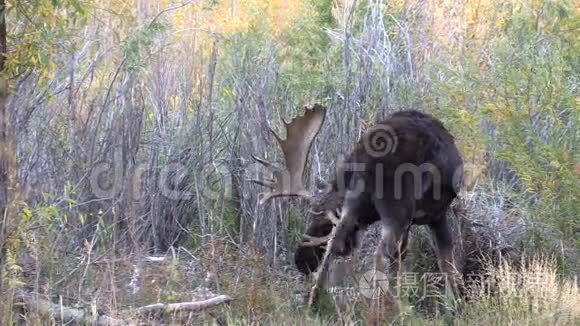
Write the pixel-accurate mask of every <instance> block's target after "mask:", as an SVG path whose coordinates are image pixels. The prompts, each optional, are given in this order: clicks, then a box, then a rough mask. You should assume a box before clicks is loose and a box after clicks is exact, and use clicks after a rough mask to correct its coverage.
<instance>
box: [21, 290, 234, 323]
mask: <svg viewBox="0 0 580 326" xmlns="http://www.w3.org/2000/svg"><path fill="white" fill-rule="evenodd" d="M15 299H16V301H17V302H20V303H23V304H24V305H25V306H26V308H27V309H28V310H30V311H34V312H36V313H38V314H39V315H41V316H44V317H48V318H52V319H55V320H59V321H61V322H63V323H70V322H73V323H82V324H91V325H97V326H110V325H127V324H131V322H130V321H128V320H125V319H118V318H115V317H111V316H107V315H104V314H96V315H95V314H92V313H90V312H88V311H86V310H84V309H79V308H72V307H67V306H64V305H61V304H57V303H53V302H51V301H49V300H46V299H42V298H40V297H39V296H38V295H37V294H33V293H29V292H25V291H20V292H18V293H16V295H15ZM230 301H232V298H231V297H229V296H227V295H218V296H216V297H213V298H210V299H207V300H202V301H192V302H178V303H155V304H150V305H147V306H143V307H139V308H136V309H128V310H124V311H122V312H121V313H120V315H124V316H126V315H131V314H134V313H135V312H136V313H137V314H139V315H145V314H152V313H163V312H165V313H167V312H199V311H203V310H205V309H209V308H211V307H214V306H217V305H221V304H226V303H229V302H230Z"/></svg>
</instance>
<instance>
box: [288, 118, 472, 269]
mask: <svg viewBox="0 0 580 326" xmlns="http://www.w3.org/2000/svg"><path fill="white" fill-rule="evenodd" d="M385 131H389V132H385ZM381 133H383V135H382V136H386V137H387V138H389V137H390V139H383V140H384V141H385V142H383V143H381ZM383 138H384V137H383ZM381 145H383V147H385V146H386V147H387V148H388V149H389V150H388V151H386V152H380V150H375V148H373V146H374V147H376V148H380V147H381ZM389 147H390V148H389ZM398 169H399V170H398ZM401 169H403V170H401ZM405 169H408V170H409V171H412V170H416V171H421V172H420V173H416V174H415V175H413V173H412V172H403V173H401V171H405ZM428 170H429V171H428ZM462 174H463V162H462V159H461V156H460V154H459V151H458V149H457V147H456V146H455V144H454V139H453V137H452V136H451V134H450V133H449V132H448V131H447V130H446V129H445V127H444V126H443V124H442V123H441V122H439V121H438V120H437V119H435V118H434V117H432V116H431V115H429V114H426V113H422V112H419V111H412V110H411V111H401V112H396V113H393V114H391V115H390V116H389V117H387V118H386V119H385V120H383V121H381V122H380V123H378V124H377V125H375V126H374V127H372V128H370V129H369V130H368V131H367V132H366V134H365V135H363V137H362V138H361V139H360V140H359V141H358V143H357V144H356V145H355V147H354V149H353V150H352V151H351V152H350V154H349V155H348V156H347V157H346V159H345V162H344V164H341V166H340V167H339V168H338V169H337V173H336V174H335V177H334V180H332V182H331V183H330V185H329V187H328V188H329V189H327V190H326V191H324V192H323V193H322V194H321V195H320V196H319V198H317V200H316V201H315V202H314V204H313V205H312V207H311V208H312V211H314V212H324V211H325V210H326V209H332V210H334V209H336V210H340V211H341V216H342V217H341V218H343V219H344V218H347V219H349V220H348V221H345V222H347V223H346V225H345V227H344V228H342V229H341V230H340V231H337V233H336V237H335V240H334V241H333V246H332V248H331V250H332V251H333V253H335V254H338V255H342V256H344V255H348V254H350V253H351V252H352V250H353V249H354V248H355V247H356V245H357V235H358V233H359V232H360V231H363V230H365V229H366V228H367V227H368V226H369V225H371V224H373V223H375V222H377V221H380V222H381V225H382V227H383V230H384V231H386V232H387V233H388V234H389V236H388V237H387V238H388V239H387V241H386V243H384V244H383V246H384V247H383V250H382V251H381V252H382V253H383V254H384V255H386V256H387V258H390V259H396V258H398V256H399V255H398V253H402V254H403V255H404V252H405V247H406V243H407V236H408V231H409V228H410V226H411V225H413V224H416V225H425V224H426V225H428V226H429V227H430V229H431V231H432V234H433V236H434V238H435V242H436V243H437V247H438V255H439V260H440V268H441V270H442V272H452V269H453V265H452V264H451V263H452V261H453V259H452V246H453V244H452V236H451V232H450V229H449V226H448V224H447V218H446V211H447V209H448V208H449V206H450V204H451V202H452V201H453V199H454V198H455V197H456V196H457V193H458V191H459V187H460V185H461V182H462ZM417 179H418V180H417ZM313 214H315V213H313ZM331 229H332V224H331V222H330V221H329V220H328V219H325V218H324V217H323V215H322V213H321V214H319V215H315V216H312V222H311V224H310V225H309V226H308V228H307V230H306V234H307V235H310V236H316V237H320V236H325V235H327V234H329V233H330V232H331ZM323 254H324V249H323V248H322V247H320V246H319V247H316V246H314V247H313V246H299V247H298V248H297V249H296V251H295V263H296V266H297V268H298V269H299V270H300V271H301V272H302V273H304V274H309V273H311V272H313V271H315V270H316V268H317V267H318V265H319V263H320V260H321V258H322V256H323ZM403 257H404V256H403ZM401 258H402V257H401Z"/></svg>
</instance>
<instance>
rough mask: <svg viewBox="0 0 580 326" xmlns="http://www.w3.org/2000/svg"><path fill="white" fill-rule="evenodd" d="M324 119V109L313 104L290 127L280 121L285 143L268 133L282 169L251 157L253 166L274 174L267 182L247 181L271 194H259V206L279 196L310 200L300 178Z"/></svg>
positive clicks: (265, 180)
mask: <svg viewBox="0 0 580 326" xmlns="http://www.w3.org/2000/svg"><path fill="white" fill-rule="evenodd" d="M325 116H326V109H325V108H324V107H323V106H322V105H319V104H315V105H314V106H313V107H312V108H306V111H305V113H304V115H302V116H298V117H296V118H294V119H292V121H290V122H289V123H288V122H286V121H283V122H284V127H285V129H286V139H282V138H281V137H280V136H279V135H278V134H277V133H276V132H275V131H274V130H272V129H270V132H271V133H272V134H273V135H274V138H276V141H277V143H278V145H279V146H280V149H281V150H282V153H283V155H284V163H285V169H280V168H278V167H276V166H275V165H274V164H273V163H271V162H269V161H266V160H264V159H262V158H259V157H257V156H255V155H252V158H253V159H254V160H256V162H258V163H260V164H262V165H264V166H265V167H266V168H269V169H271V170H272V173H273V177H272V178H270V179H250V180H248V181H251V182H254V183H257V184H259V185H262V186H265V187H268V188H270V191H268V192H265V193H262V194H260V196H261V197H262V199H261V200H260V202H261V203H264V202H266V201H268V200H270V199H272V198H275V197H281V196H300V197H304V198H307V199H311V198H312V195H311V193H310V192H309V191H307V190H306V188H305V187H304V184H303V182H302V178H303V175H304V169H305V167H306V161H307V159H308V153H309V152H310V147H311V146H312V142H313V141H314V138H316V135H317V134H318V132H319V131H320V127H321V126H322V124H323V123H324V118H325Z"/></svg>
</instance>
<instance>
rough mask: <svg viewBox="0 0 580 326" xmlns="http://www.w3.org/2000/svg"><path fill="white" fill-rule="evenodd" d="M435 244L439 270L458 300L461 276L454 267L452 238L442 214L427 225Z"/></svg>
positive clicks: (445, 218)
mask: <svg viewBox="0 0 580 326" xmlns="http://www.w3.org/2000/svg"><path fill="white" fill-rule="evenodd" d="M429 228H430V229H431V232H432V234H433V237H434V238H435V242H436V244H437V248H436V251H437V260H438V264H439V270H440V271H441V273H443V274H444V275H445V276H446V278H447V280H448V281H449V286H450V287H451V291H452V292H453V296H454V297H455V299H459V298H460V294H461V292H460V286H459V285H460V284H462V282H461V276H460V273H459V271H458V270H457V268H456V265H455V259H454V256H453V236H452V234H451V228H450V226H449V224H448V222H447V217H446V216H445V214H443V215H442V216H441V217H440V218H439V219H438V220H437V221H436V222H434V223H431V224H430V225H429Z"/></svg>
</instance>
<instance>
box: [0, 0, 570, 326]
mask: <svg viewBox="0 0 580 326" xmlns="http://www.w3.org/2000/svg"><path fill="white" fill-rule="evenodd" d="M6 6H7V7H6V8H7V11H6V21H7V28H8V31H7V37H8V38H7V39H8V47H7V48H8V51H7V55H6V61H5V67H4V71H3V72H2V73H3V76H4V79H3V80H5V81H7V82H8V83H7V84H6V83H3V87H4V86H7V88H8V95H7V99H6V101H5V102H4V105H6V111H7V112H8V116H7V119H8V120H9V133H8V135H9V137H10V141H11V146H13V150H14V151H16V153H17V154H16V156H15V158H16V159H15V160H11V163H10V164H9V166H10V168H11V169H12V170H11V179H10V180H11V184H10V193H11V196H10V199H9V200H10V202H9V208H10V209H8V210H7V213H6V214H5V215H4V217H3V220H2V222H1V223H0V229H1V230H0V231H1V233H0V246H1V250H2V259H1V261H0V263H1V264H2V266H1V267H2V274H1V275H2V278H1V290H2V292H3V293H2V294H1V296H2V298H3V299H2V300H1V302H0V316H1V317H0V318H1V320H0V323H2V324H7V325H8V324H11V323H15V322H17V320H18V319H19V318H25V319H26V320H27V321H28V322H31V323H37V324H43V323H44V322H46V320H43V319H41V317H39V316H36V317H35V316H33V315H31V314H28V315H27V316H26V317H21V315H22V311H21V310H19V309H18V307H17V306H15V305H13V301H14V300H11V299H10V298H12V296H13V295H14V293H16V289H19V288H27V289H30V290H31V291H34V292H35V293H39V294H41V295H42V296H43V297H45V298H49V299H51V300H52V301H54V302H63V303H65V304H66V305H69V306H75V307H85V308H86V309H89V310H91V309H93V310H91V311H96V310H99V311H104V312H106V313H109V314H113V315H114V314H115V313H116V312H118V311H121V310H125V309H128V308H130V307H135V306H139V305H143V304H148V303H154V302H176V301H187V300H191V298H192V296H194V292H195V290H196V289H199V288H200V287H207V288H210V289H211V290H212V291H214V292H215V293H224V294H228V295H230V296H232V297H233V298H234V301H233V302H232V304H231V305H230V306H228V307H220V308H218V309H217V310H215V313H213V314H211V315H205V316H193V317H192V316H189V318H190V321H189V322H191V321H192V320H194V322H196V323H205V322H211V321H212V320H215V319H217V320H221V321H224V320H228V321H230V322H232V323H236V322H239V323H243V324H245V323H260V322H263V323H277V324H279V323H288V324H303V323H310V322H312V323H321V324H326V323H335V322H343V323H344V322H346V323H348V322H350V321H355V320H365V321H366V322H369V323H372V322H373V321H372V320H371V318H370V317H368V316H367V315H365V313H364V308H365V307H364V305H359V303H357V302H354V303H351V304H343V303H341V304H334V305H333V304H332V303H330V304H329V309H327V310H330V311H327V310H324V309H321V311H319V314H312V313H311V312H309V311H308V310H307V309H305V308H304V307H303V306H302V302H301V300H299V299H296V298H295V297H296V296H300V295H301V294H300V293H297V292H299V291H297V289H299V288H301V287H304V285H303V282H302V281H301V280H300V279H299V277H298V275H297V272H296V271H295V270H294V268H293V266H292V252H293V249H294V248H295V246H296V244H297V242H298V241H299V240H300V234H301V232H302V231H303V229H304V225H305V223H306V222H307V221H305V220H304V218H303V214H302V212H303V211H304V210H305V209H306V207H305V206H304V203H301V202H299V201H296V200H275V201H272V202H271V203H269V204H267V205H264V206H259V205H258V197H257V195H258V193H259V192H260V191H262V190H263V189H259V188H258V187H257V186H254V185H250V184H248V183H246V182H244V180H245V179H246V178H248V177H255V176H256V174H257V173H258V169H257V168H256V166H255V164H253V162H252V160H251V159H250V154H257V155H259V156H262V157H266V158H268V159H274V160H276V159H278V160H279V153H278V152H277V148H276V147H275V146H274V144H273V142H272V140H273V139H272V137H271V135H270V134H269V133H268V132H267V127H268V126H270V127H272V128H274V129H275V130H281V126H282V125H281V119H289V118H291V117H292V116H294V115H296V114H299V113H301V112H302V111H301V110H303V109H302V108H303V106H305V105H310V104H314V103H322V104H324V105H326V106H327V107H328V109H329V110H328V115H327V119H326V123H325V125H324V126H323V128H322V130H321V133H320V134H319V136H318V138H317V140H316V142H315V145H314V146H313V148H312V153H311V158H310V162H309V167H310V168H309V170H308V178H307V179H308V182H309V184H311V185H312V186H314V184H315V180H316V178H323V179H328V178H329V177H330V176H331V174H332V172H333V171H334V170H333V169H334V167H335V164H336V162H337V158H339V157H340V155H342V154H344V153H346V152H347V151H348V150H349V148H350V146H352V144H353V142H354V141H355V140H356V139H357V138H358V137H359V135H360V134H361V132H363V131H364V130H365V128H366V126H368V125H370V124H372V123H373V122H374V121H376V120H378V119H381V118H382V117H384V116H385V115H387V114H389V113H391V112H394V111H397V110H405V109H410V108H413V109H418V110H422V111H425V112H429V113H431V114H433V115H434V116H436V117H437V118H439V119H441V120H442V121H443V122H444V124H445V125H446V126H447V127H448V128H449V129H450V130H451V132H452V133H453V134H454V135H455V137H456V140H457V143H458V145H459V147H460V149H461V151H462V153H463V155H464V160H465V162H466V170H467V174H468V178H467V184H466V187H465V188H464V189H463V191H462V193H461V194H460V196H461V200H458V201H457V202H456V203H454V209H453V212H450V214H453V215H454V216H455V219H454V221H455V222H456V223H455V224H456V231H457V234H458V236H457V242H458V245H457V248H458V249H457V251H458V253H457V255H458V257H459V258H460V261H461V265H462V267H463V268H464V270H465V272H466V273H467V272H471V273H481V274H483V273H484V272H485V273H487V274H488V275H492V276H490V277H493V275H495V276H497V279H498V280H500V281H499V282H496V283H497V284H496V289H495V291H492V292H493V293H491V292H485V291H483V290H482V292H478V293H477V295H474V299H473V300H470V303H469V304H468V308H467V309H466V310H465V311H464V312H463V313H462V314H460V315H455V316H454V317H453V318H456V321H458V322H459V323H464V324H470V323H473V322H479V323H480V324H505V323H513V324H543V323H545V322H551V323H554V322H562V323H569V324H573V323H574V322H578V318H579V316H580V311H579V308H578V307H579V306H580V296H579V295H578V284H577V281H576V280H575V279H574V277H575V275H576V274H577V273H578V272H579V271H580V265H579V262H580V257H579V249H580V237H579V234H580V200H579V198H580V157H579V156H578V153H580V148H579V144H580V111H579V108H578V99H579V90H578V85H579V83H578V77H579V76H580V59H579V58H580V55H579V51H580V49H579V47H580V38H579V37H578V35H579V33H580V9H579V7H578V4H577V3H574V2H573V1H551V0H523V1H515V0H513V1H512V0H510V1H504V2H503V3H501V4H496V3H495V1H490V0H479V1H462V0H450V1H431V0H429V1H422V0H412V1H383V0H368V1H367V0H361V1H356V0H322V1H314V0H295V1H285V0H231V1H225V0H224V1H215V0H211V1H210V0H194V1H185V2H181V1H170V0H159V1H150V0H103V1H93V0H53V1H48V0H24V1H16V0H9V1H7V4H6ZM3 96H4V95H3ZM168 167H170V168H169V169H168ZM95 171H105V172H104V173H103V174H102V175H101V178H100V179H99V180H98V181H99V182H100V185H101V186H100V187H95V184H94V182H95V178H94V175H95V173H96V172H95ZM168 171H169V172H168ZM97 174H98V173H97ZM95 188H103V189H105V190H107V191H105V192H104V193H103V191H95ZM164 189H165V190H164ZM167 189H171V190H174V191H178V192H180V193H187V194H188V195H187V196H168V195H167V193H166V192H167V191H166V190H167ZM101 190H102V189H101ZM373 232H375V230H370V231H369V234H368V236H367V240H365V241H367V242H368V243H369V245H368V246H366V247H367V249H365V248H363V250H362V251H363V252H362V253H361V257H363V258H362V259H361V261H362V263H361V266H363V265H364V261H365V258H364V257H365V253H364V252H365V250H366V251H369V252H372V251H373V250H374V248H372V247H371V246H370V244H372V242H373ZM427 234H428V233H427V232H426V230H423V229H421V228H416V229H415V230H414V231H413V234H412V240H411V248H412V253H411V254H410V257H409V260H408V262H407V269H408V270H411V271H417V272H427V271H431V272H434V271H436V270H437V269H436V264H435V260H434V258H433V249H432V244H431V242H430V239H429V237H428V236H427ZM369 248H370V249H369ZM152 254H155V255H165V256H166V257H168V258H167V259H166V260H165V261H164V262H162V263H150V262H143V261H142V257H144V256H146V255H152ZM534 273H536V274H537V275H536V274H534ZM505 275H511V276H517V275H519V278H518V282H519V283H517V282H516V283H509V282H508V283H509V284H508V283H506V282H507V281H506V280H508V279H509V277H508V276H505ZM522 275H524V277H522ZM539 276H542V277H541V281H539V282H540V283H541V284H542V287H543V288H549V289H550V291H552V292H550V294H549V295H543V293H541V294H538V293H535V292H533V290H529V289H528V288H526V287H524V286H522V284H528V283H526V282H532V281H533V279H534V277H535V278H536V282H538V281H537V279H538V277H539ZM502 282H503V283H502ZM514 284H519V285H514ZM530 284H531V283H530ZM506 289H507V290H506ZM504 290H505V291H504ZM528 290H529V291H528ZM518 291H521V292H518ZM526 291H527V292H526ZM484 292H485V293H484ZM518 293H519V294H522V295H520V296H518V295H516V294H518ZM517 298H519V299H517ZM522 298H526V299H522ZM526 300H529V301H526ZM542 300H544V301H542ZM330 301H332V300H330ZM335 303H336V302H335ZM407 303H408V304H407V305H405V308H401V309H399V312H398V314H399V315H398V316H399V317H398V318H396V320H395V322H396V323H400V324H406V323H421V322H425V323H443V322H444V319H443V318H444V316H440V315H439V314H438V313H437V312H435V313H434V312H433V311H434V308H433V307H430V306H429V304H426V303H422V302H413V300H412V298H411V299H409V300H407ZM431 306H432V305H431ZM530 307H531V308H530ZM538 307H539V308H538ZM536 308H537V309H536ZM435 310H436V309H435ZM19 316H20V317H19ZM216 316H217V317H216ZM175 318H177V317H175ZM445 318H449V316H446V317H445ZM308 321H309V322H308ZM447 322H448V320H447Z"/></svg>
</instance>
